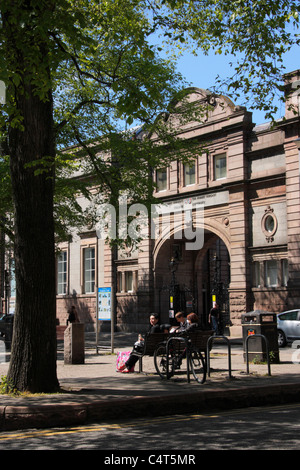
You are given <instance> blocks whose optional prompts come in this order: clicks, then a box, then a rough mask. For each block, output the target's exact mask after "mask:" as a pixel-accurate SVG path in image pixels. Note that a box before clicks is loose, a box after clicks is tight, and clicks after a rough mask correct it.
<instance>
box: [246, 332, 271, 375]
mask: <svg viewBox="0 0 300 470" xmlns="http://www.w3.org/2000/svg"><path fill="white" fill-rule="evenodd" d="M257 337H261V338H264V340H265V343H266V350H267V362H268V375H271V366H270V356H269V341H268V339H267V338H266V337H265V336H264V335H260V334H255V335H249V336H247V338H246V341H245V348H246V362H247V374H249V357H248V356H249V355H248V341H249V339H250V338H257Z"/></svg>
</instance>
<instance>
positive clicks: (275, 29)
mask: <svg viewBox="0 0 300 470" xmlns="http://www.w3.org/2000/svg"><path fill="white" fill-rule="evenodd" d="M299 15H300V4H299V1H298V0H201V1H194V0H188V1H185V0H166V1H164V0H163V1H162V2H161V5H160V8H159V9H157V10H156V21H157V22H158V23H160V24H161V25H163V27H162V35H163V36H165V37H166V38H167V39H169V42H172V41H173V40H174V38H177V39H178V40H179V41H180V43H181V44H182V46H184V47H191V49H192V50H193V52H194V53H195V55H197V51H199V50H200V51H202V52H204V53H205V54H208V53H210V52H214V53H215V54H224V55H226V56H228V60H229V61H230V64H231V66H232V75H230V76H229V77H224V76H223V75H222V73H220V75H219V76H218V77H217V78H216V83H215V84H212V87H211V90H212V91H215V92H216V93H217V94H219V93H220V92H223V93H224V94H225V95H227V96H230V97H231V98H233V99H234V100H238V102H239V104H246V105H247V108H248V109H259V110H262V111H264V112H265V117H266V118H267V119H274V115H276V113H277V111H278V108H277V106H278V105H277V103H278V100H277V99H276V100H275V99H274V98H278V99H279V101H284V100H285V96H284V94H283V87H282V76H283V74H284V73H287V72H291V70H286V68H285V64H284V57H285V54H286V53H287V52H289V51H290V50H291V49H292V48H293V47H297V46H299V44H300V34H299ZM195 60H196V59H195ZM242 97H243V98H244V99H245V103H243V102H241V98H242Z"/></svg>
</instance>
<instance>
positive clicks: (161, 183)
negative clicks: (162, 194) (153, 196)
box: [155, 168, 168, 192]
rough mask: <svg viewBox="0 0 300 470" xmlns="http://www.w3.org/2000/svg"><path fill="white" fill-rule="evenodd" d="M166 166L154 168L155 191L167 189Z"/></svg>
mask: <svg viewBox="0 0 300 470" xmlns="http://www.w3.org/2000/svg"><path fill="white" fill-rule="evenodd" d="M167 176H168V173H167V168H161V169H160V170H156V177H155V182H156V187H157V191H158V192H159V191H166V190H167V189H168V180H167Z"/></svg>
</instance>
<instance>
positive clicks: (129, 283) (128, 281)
mask: <svg viewBox="0 0 300 470" xmlns="http://www.w3.org/2000/svg"><path fill="white" fill-rule="evenodd" d="M125 290H126V292H133V273H132V271H126V272H125Z"/></svg>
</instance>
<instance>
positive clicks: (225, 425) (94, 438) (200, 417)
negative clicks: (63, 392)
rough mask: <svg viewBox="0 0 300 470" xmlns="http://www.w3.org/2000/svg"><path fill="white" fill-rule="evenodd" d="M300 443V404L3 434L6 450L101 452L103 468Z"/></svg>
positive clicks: (290, 446)
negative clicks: (105, 466)
mask: <svg viewBox="0 0 300 470" xmlns="http://www.w3.org/2000/svg"><path fill="white" fill-rule="evenodd" d="M299 444H300V403H299V404H291V405H282V406H270V407H264V408H258V407H257V408H247V409H239V410H231V411H227V412H216V413H206V414H197V415H184V416H175V415H174V416H168V417H160V418H144V419H135V420H131V421H128V420H127V421H122V422H114V423H113V422H110V423H99V424H93V425H87V426H78V427H72V428H55V429H42V430H36V429H35V430H26V431H15V432H2V433H0V450H98V451H101V453H100V454H99V455H100V461H99V460H98V463H101V462H103V463H105V464H111V463H114V464H121V463H124V462H122V461H121V460H118V461H117V462H116V461H114V462H113V460H114V459H122V458H123V459H125V457H126V459H128V458H132V461H131V460H130V461H126V462H125V463H126V464H128V465H129V466H131V467H135V466H138V464H139V463H144V462H143V461H145V462H148V463H149V464H151V465H154V464H159V465H162V464H168V465H169V464H175V463H176V464H178V463H179V464H186V463H189V464H194V463H199V461H198V462H197V458H199V456H198V455H197V453H198V452H199V451H201V450H254V449H255V450H274V449H276V450H298V449H299ZM191 449H192V450H191ZM172 450H173V453H172ZM176 450H180V456H178V455H177V454H176V452H174V451H176ZM139 451H145V452H139ZM171 456H173V457H171ZM105 459H106V460H105ZM134 459H137V460H134ZM149 459H150V460H149ZM157 459H158V460H157ZM172 459H173V460H172ZM178 459H181V460H180V461H179V462H178ZM194 459H195V460H194ZM171 460H172V461H171Z"/></svg>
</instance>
